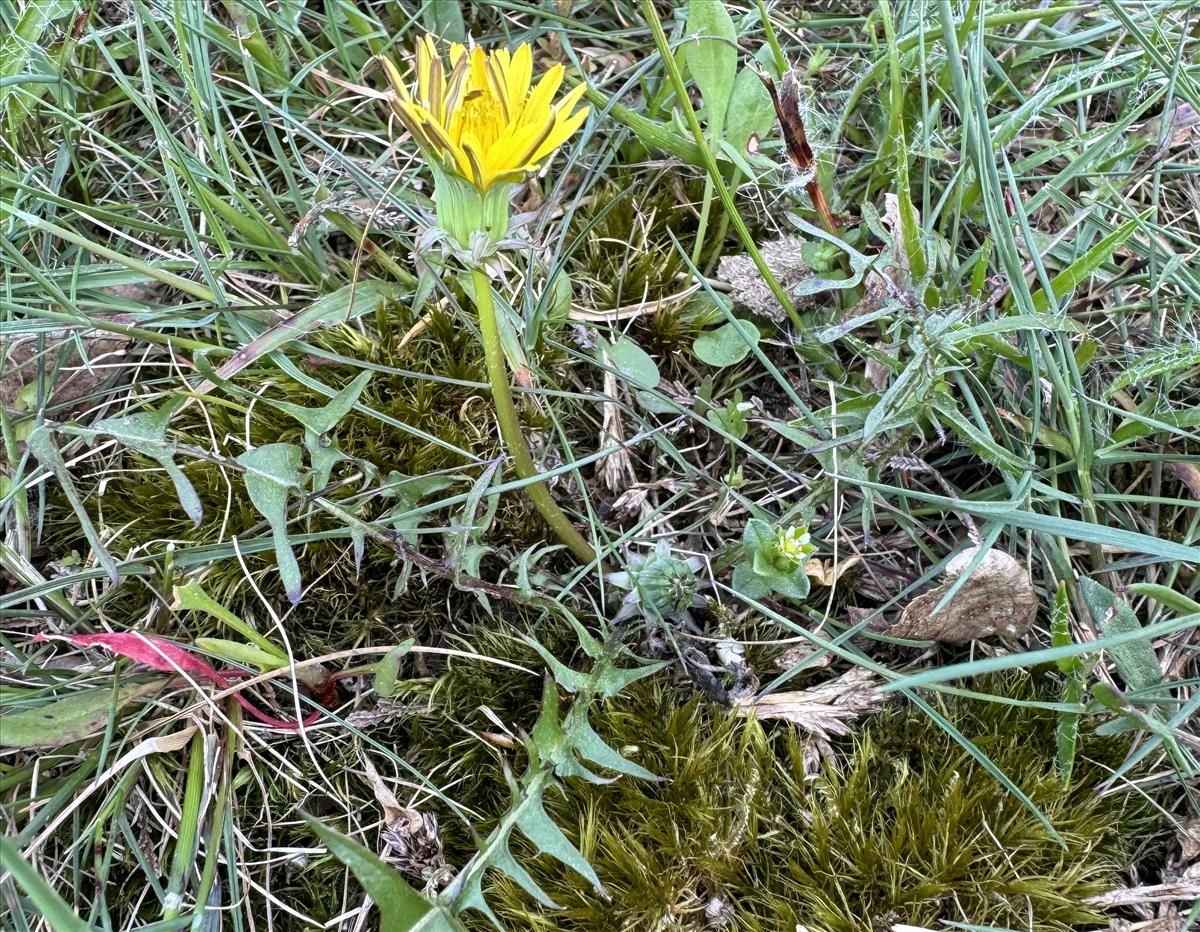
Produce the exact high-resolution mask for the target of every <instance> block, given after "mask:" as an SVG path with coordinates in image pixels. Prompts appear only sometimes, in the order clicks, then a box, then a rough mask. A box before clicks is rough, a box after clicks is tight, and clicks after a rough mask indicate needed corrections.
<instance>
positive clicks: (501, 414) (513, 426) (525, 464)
mask: <svg viewBox="0 0 1200 932" xmlns="http://www.w3.org/2000/svg"><path fill="white" fill-rule="evenodd" d="M471 282H472V284H473V285H474V289H475V309H476V311H478V313H479V331H480V333H481V334H482V335H483V356H484V359H486V360H487V372H488V381H489V382H491V383H492V401H493V402H494V403H495V405H496V417H497V419H498V420H499V421H500V434H501V436H503V437H504V443H505V445H506V446H507V447H508V452H509V455H510V456H511V457H512V462H513V468H514V469H515V470H516V473H517V475H518V476H520V477H521V478H522V479H536V478H537V476H538V469H537V466H535V465H534V462H533V455H532V454H531V453H530V452H529V445H528V444H527V443H526V442H525V435H524V434H522V433H521V421H520V419H519V418H518V417H517V409H516V406H515V405H514V404H513V396H512V388H511V387H510V386H509V384H508V366H507V365H506V364H505V361H504V348H503V347H502V346H501V345H500V326H499V323H498V322H497V320H496V303H495V302H494V301H493V300H492V283H491V282H490V281H488V277H487V275H486V274H485V273H484V272H483V270H482V269H474V270H473V271H472V272H471ZM525 494H526V495H528V496H529V500H530V501H531V502H533V505H534V507H535V508H537V510H538V512H539V513H540V514H541V516H542V518H543V519H545V521H546V523H547V524H548V525H550V527H551V528H552V529H553V530H554V533H556V534H557V535H558V539H559V540H561V541H562V542H563V543H564V544H566V545H567V546H568V547H570V548H571V552H572V553H573V554H575V556H577V557H578V558H579V559H580V561H581V562H583V563H595V562H596V551H595V550H593V549H592V545H591V544H589V543H588V542H587V541H586V540H584V539H583V535H582V534H580V533H579V531H578V530H577V529H576V527H575V525H573V524H572V523H571V521H570V519H569V518H568V517H567V516H566V515H565V514H563V511H562V509H561V508H559V507H558V505H557V504H555V502H554V499H553V498H551V497H550V490H549V489H548V488H546V483H544V482H542V481H541V480H538V481H535V482H530V483H529V485H527V486H525Z"/></svg>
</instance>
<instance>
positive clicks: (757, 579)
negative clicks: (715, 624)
mask: <svg viewBox="0 0 1200 932" xmlns="http://www.w3.org/2000/svg"><path fill="white" fill-rule="evenodd" d="M742 549H743V551H744V556H743V559H742V562H741V563H739V564H738V565H737V567H736V568H735V569H734V571H733V588H734V590H735V591H737V592H738V593H739V594H740V595H744V596H746V598H749V599H762V598H766V597H767V596H769V595H778V596H782V597H784V598H786V599H797V600H799V599H803V598H805V597H806V596H807V595H808V588H809V580H808V573H806V572H805V569H804V567H805V565H806V564H807V563H808V558H809V557H810V556H812V554H813V552H814V551H815V550H816V547H814V546H813V545H812V543H810V541H809V535H808V529H807V528H805V527H796V526H794V525H793V526H792V527H789V528H786V529H783V530H779V531H776V530H775V529H774V528H772V527H771V525H770V524H768V523H767V522H766V521H763V520H762V519H760V518H751V519H750V521H749V522H748V523H747V524H746V530H745V531H744V532H743V533H742Z"/></svg>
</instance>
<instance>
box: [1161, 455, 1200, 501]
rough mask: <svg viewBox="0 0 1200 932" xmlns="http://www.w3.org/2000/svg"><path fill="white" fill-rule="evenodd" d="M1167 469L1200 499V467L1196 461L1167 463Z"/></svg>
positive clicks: (1193, 496)
mask: <svg viewBox="0 0 1200 932" xmlns="http://www.w3.org/2000/svg"><path fill="white" fill-rule="evenodd" d="M1166 470H1167V472H1169V473H1170V474H1171V475H1172V476H1174V477H1175V478H1176V479H1178V480H1179V481H1180V482H1182V483H1183V486H1184V488H1186V489H1187V490H1188V491H1189V492H1191V493H1192V498H1196V499H1200V467H1197V466H1196V465H1195V464H1194V463H1167V464H1166Z"/></svg>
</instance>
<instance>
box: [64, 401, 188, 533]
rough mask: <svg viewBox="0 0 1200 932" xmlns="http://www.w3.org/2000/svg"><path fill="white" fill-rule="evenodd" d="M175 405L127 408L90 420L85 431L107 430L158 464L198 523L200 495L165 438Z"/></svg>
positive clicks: (99, 431) (182, 503)
mask: <svg viewBox="0 0 1200 932" xmlns="http://www.w3.org/2000/svg"><path fill="white" fill-rule="evenodd" d="M177 408H178V405H177V404H175V403H170V404H166V405H164V406H163V407H161V408H159V409H158V410H154V411H128V412H125V413H124V414H118V415H117V416H116V417H106V418H104V419H103V420H100V421H97V422H96V423H95V424H93V425H92V427H91V429H90V430H89V431H88V433H95V434H107V435H108V436H110V437H112V438H113V439H115V440H116V441H117V442H118V443H123V444H124V445H125V446H127V447H129V448H130V449H133V450H137V452H139V453H141V454H142V455H143V456H148V457H150V459H152V460H154V461H155V462H157V463H158V464H159V465H160V466H162V468H163V470H164V471H165V472H166V474H167V475H168V476H169V477H170V479H171V483H172V484H173V485H174V486H175V494H176V495H177V496H178V497H179V504H180V505H182V506H183V510H184V511H185V512H186V513H187V516H188V517H189V518H191V519H192V525H193V526H194V527H199V526H200V522H201V521H202V520H203V518H204V508H203V506H202V505H201V504H200V496H199V495H197V494H196V487H195V486H193V485H192V483H191V480H190V479H188V477H187V476H186V475H185V474H184V472H183V470H182V469H180V468H179V465H178V464H177V463H176V462H175V444H173V443H170V442H169V441H168V440H167V424H168V422H169V421H170V420H171V415H173V414H174V413H175V411H176V410H177ZM79 432H80V433H82V431H79Z"/></svg>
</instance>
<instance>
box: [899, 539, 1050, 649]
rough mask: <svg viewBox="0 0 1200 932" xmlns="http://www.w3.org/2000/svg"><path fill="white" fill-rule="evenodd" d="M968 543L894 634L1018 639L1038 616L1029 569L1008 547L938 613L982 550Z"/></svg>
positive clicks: (988, 559) (952, 639) (956, 640)
mask: <svg viewBox="0 0 1200 932" xmlns="http://www.w3.org/2000/svg"><path fill="white" fill-rule="evenodd" d="M978 550H979V548H978V547H968V548H967V549H966V550H964V551H963V552H962V553H960V554H959V555H958V556H956V557H955V558H954V559H952V560H951V561H950V562H949V563H947V564H946V571H945V574H944V577H943V582H942V583H941V585H939V586H937V587H936V588H934V589H931V590H930V591H929V592H926V593H923V594H922V595H919V596H917V597H916V598H915V599H913V600H912V601H911V602H909V603H908V605H907V606H905V608H904V611H903V612H902V613H901V615H900V619H899V620H898V621H897V622H896V623H895V624H894V625H892V626H891V627H890V628H888V630H887V633H888V634H889V635H891V636H892V637H901V638H912V639H914V640H920V641H942V642H944V643H947V644H965V643H967V642H968V641H975V640H979V639H981V638H986V637H991V636H992V635H997V634H998V635H1002V636H1003V637H1008V638H1018V637H1021V636H1022V635H1023V634H1025V632H1026V631H1028V630H1029V628H1030V627H1031V626H1032V625H1033V621H1034V619H1035V618H1036V617H1037V608H1038V599H1037V593H1036V592H1034V589H1033V583H1031V582H1030V580H1029V574H1028V573H1027V572H1026V571H1025V568H1024V567H1023V566H1022V565H1021V564H1020V563H1018V562H1017V561H1016V560H1014V559H1013V558H1012V557H1010V556H1009V555H1008V554H1007V553H1004V552H1003V551H1002V550H989V551H987V553H986V554H984V556H983V559H982V560H981V561H980V563H979V565H978V566H977V567H976V568H975V571H974V572H973V573H972V574H971V576H970V578H969V579H967V580H966V582H964V583H963V584H962V586H960V587H959V590H958V592H956V593H955V594H954V597H953V598H952V599H950V601H949V602H947V603H946V605H944V606H943V607H942V610H941V611H939V612H937V614H934V609H936V608H937V606H938V604H939V603H940V602H941V601H942V599H943V598H944V597H945V595H946V594H947V593H948V592H949V591H950V589H951V588H952V587H953V586H954V584H955V582H956V581H957V580H958V577H959V576H960V575H962V573H963V572H964V571H965V570H966V569H967V567H968V566H969V565H970V563H971V561H972V560H973V559H974V558H975V555H976V553H977V552H978Z"/></svg>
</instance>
